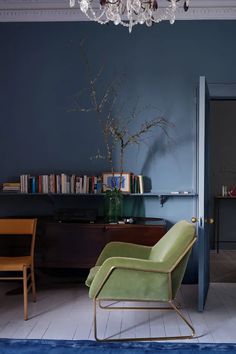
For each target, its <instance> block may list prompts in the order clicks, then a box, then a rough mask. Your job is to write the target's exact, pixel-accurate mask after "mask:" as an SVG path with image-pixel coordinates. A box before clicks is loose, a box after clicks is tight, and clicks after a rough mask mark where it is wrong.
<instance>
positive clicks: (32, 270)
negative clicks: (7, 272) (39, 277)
mask: <svg viewBox="0 0 236 354" xmlns="http://www.w3.org/2000/svg"><path fill="white" fill-rule="evenodd" d="M30 272H31V285H32V295H33V302H36V288H35V276H34V267H33V266H32V267H31V269H30Z"/></svg>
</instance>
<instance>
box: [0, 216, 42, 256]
mask: <svg viewBox="0 0 236 354" xmlns="http://www.w3.org/2000/svg"><path fill="white" fill-rule="evenodd" d="M36 225H37V219H0V236H1V235H5V236H6V235H14V236H17V235H18V236H22V235H29V236H31V245H30V256H31V257H32V260H33V259H34V248H35V235H36Z"/></svg>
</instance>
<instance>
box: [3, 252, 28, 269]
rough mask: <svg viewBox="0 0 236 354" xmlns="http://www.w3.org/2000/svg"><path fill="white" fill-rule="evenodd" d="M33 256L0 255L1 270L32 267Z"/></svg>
mask: <svg viewBox="0 0 236 354" xmlns="http://www.w3.org/2000/svg"><path fill="white" fill-rule="evenodd" d="M30 265H31V257H30V256H25V257H0V271H23V267H24V266H26V267H30Z"/></svg>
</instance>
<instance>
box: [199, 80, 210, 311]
mask: <svg viewBox="0 0 236 354" xmlns="http://www.w3.org/2000/svg"><path fill="white" fill-rule="evenodd" d="M198 99H199V102H198V223H197V229H198V230H197V231H198V254H199V256H198V259H199V266H198V310H199V311H203V310H204V306H205V302H206V298H207V293H208V288H209V282H210V240H209V221H210V222H211V219H209V214H208V212H209V210H208V207H209V202H208V197H209V190H208V189H209V182H210V180H209V163H208V162H209V144H208V143H209V142H208V141H207V139H206V137H208V136H209V135H208V127H209V118H210V95H209V91H208V87H207V83H206V79H205V77H203V76H201V77H200V81H199V96H198Z"/></svg>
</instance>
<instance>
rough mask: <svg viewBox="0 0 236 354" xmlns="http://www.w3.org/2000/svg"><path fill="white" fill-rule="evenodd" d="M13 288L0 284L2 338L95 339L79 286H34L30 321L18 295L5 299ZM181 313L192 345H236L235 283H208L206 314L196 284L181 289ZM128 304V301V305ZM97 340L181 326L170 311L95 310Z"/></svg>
mask: <svg viewBox="0 0 236 354" xmlns="http://www.w3.org/2000/svg"><path fill="white" fill-rule="evenodd" d="M13 288H14V285H13V284H11V285H6V284H5V283H0V294H1V295H0V296H1V302H0V306H1V317H0V337H1V338H29V339H33V338H35V339H37V338H39V339H40V338H45V339H46V338H47V339H94V337H93V302H92V300H91V299H89V297H88V289H87V288H86V287H85V286H83V285H80V284H74V283H73V284H66V285H65V284H58V285H57V286H55V285H54V286H52V287H50V286H49V287H48V288H47V287H42V288H40V287H38V289H37V302H36V303H35V304H34V303H32V302H31V301H29V316H30V319H29V320H28V321H24V320H23V299H22V295H21V294H18V295H6V292H7V291H8V290H9V289H13ZM177 300H178V301H180V302H181V303H182V307H183V308H182V311H183V313H184V315H185V316H186V317H187V318H188V319H189V320H190V321H191V322H192V323H193V326H194V327H195V330H196V333H197V338H195V339H194V340H193V341H192V342H205V343H207V342H208V343H209V342H210V343H219V342H225V343H226V342H228V343H235V342H236V331H235V328H236V284H235V283H229V284H225V283H212V284H210V289H209V294H208V299H207V303H206V307H205V311H204V312H202V313H200V312H198V311H197V286H196V285H182V287H181V289H180V293H179V294H178V299H177ZM127 304H128V305H130V303H127ZM99 321H100V322H99V328H100V336H102V337H104V336H106V337H107V336H112V335H114V336H116V338H119V337H120V336H122V337H123V338H127V337H134V338H136V337H138V336H150V335H152V336H153V335H155V336H156V335H158V336H164V335H176V334H177V335H178V334H184V333H185V325H184V323H182V321H181V320H179V319H178V317H176V316H175V314H174V312H166V311H158V312H154V311H140V312H136V311H107V310H106V311H104V310H103V311H99Z"/></svg>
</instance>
